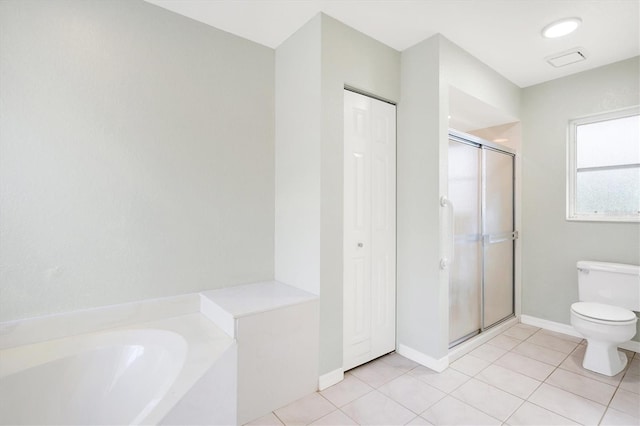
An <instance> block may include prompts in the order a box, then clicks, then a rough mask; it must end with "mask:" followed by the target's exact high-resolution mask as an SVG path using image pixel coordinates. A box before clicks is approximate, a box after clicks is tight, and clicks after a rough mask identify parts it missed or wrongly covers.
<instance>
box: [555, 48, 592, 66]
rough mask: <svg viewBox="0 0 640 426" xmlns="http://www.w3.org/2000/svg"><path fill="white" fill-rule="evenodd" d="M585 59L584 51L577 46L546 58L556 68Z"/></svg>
mask: <svg viewBox="0 0 640 426" xmlns="http://www.w3.org/2000/svg"><path fill="white" fill-rule="evenodd" d="M585 59H587V55H585V53H584V51H583V50H582V49H579V48H575V49H571V50H568V51H566V52H562V53H558V54H557V55H553V56H548V57H547V58H546V60H547V62H549V63H550V64H551V65H553V66H554V67H556V68H560V67H564V66H566V65H570V64H575V63H576V62H580V61H584V60H585Z"/></svg>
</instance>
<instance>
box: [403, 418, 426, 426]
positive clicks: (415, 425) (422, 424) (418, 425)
mask: <svg viewBox="0 0 640 426" xmlns="http://www.w3.org/2000/svg"><path fill="white" fill-rule="evenodd" d="M407 425H408V426H429V425H431V423H429V422H428V421H427V420H425V418H424V417H420V416H416V418H415V419H413V420H411V421H410V422H409V423H407Z"/></svg>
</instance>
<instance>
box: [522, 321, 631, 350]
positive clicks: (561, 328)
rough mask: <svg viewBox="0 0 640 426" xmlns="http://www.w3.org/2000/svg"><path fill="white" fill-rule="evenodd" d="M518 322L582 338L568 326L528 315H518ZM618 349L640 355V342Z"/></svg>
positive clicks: (624, 345) (625, 344) (628, 343)
mask: <svg viewBox="0 0 640 426" xmlns="http://www.w3.org/2000/svg"><path fill="white" fill-rule="evenodd" d="M520 322H521V323H523V324H528V325H533V326H534V327H540V328H544V329H545V330H550V331H556V332H558V333H564V334H568V335H570V336H575V337H581V338H584V336H583V335H582V334H580V333H578V332H577V331H576V330H575V329H574V328H573V327H572V326H570V325H568V324H562V323H559V322H555V321H549V320H546V319H542V318H536V317H532V316H529V315H520ZM619 347H620V348H622V349H626V350H628V351H633V352H638V353H640V342H637V341H635V340H630V341H628V342H625V343H623V344H621V345H620V346H619Z"/></svg>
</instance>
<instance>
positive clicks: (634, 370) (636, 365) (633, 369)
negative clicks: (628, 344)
mask: <svg viewBox="0 0 640 426" xmlns="http://www.w3.org/2000/svg"><path fill="white" fill-rule="evenodd" d="M627 374H633V375H635V376H640V358H638V355H636V356H634V357H633V359H632V360H631V362H630V363H629V366H628V367H627Z"/></svg>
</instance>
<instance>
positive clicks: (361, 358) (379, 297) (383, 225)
mask: <svg viewBox="0 0 640 426" xmlns="http://www.w3.org/2000/svg"><path fill="white" fill-rule="evenodd" d="M344 105H345V107H344V150H345V151H344V154H345V157H344V276H343V283H344V333H343V336H344V341H343V347H344V354H343V368H344V369H345V370H348V369H350V368H353V367H355V366H357V365H360V364H363V363H365V362H367V361H370V360H372V359H374V358H377V357H379V356H381V355H384V354H386V353H388V352H391V351H393V350H394V349H395V341H396V321H395V320H396V108H395V106H394V105H391V104H389V103H386V102H382V101H379V100H377V99H373V98H370V97H368V96H364V95H360V94H357V93H354V92H351V91H348V90H345V92H344Z"/></svg>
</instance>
